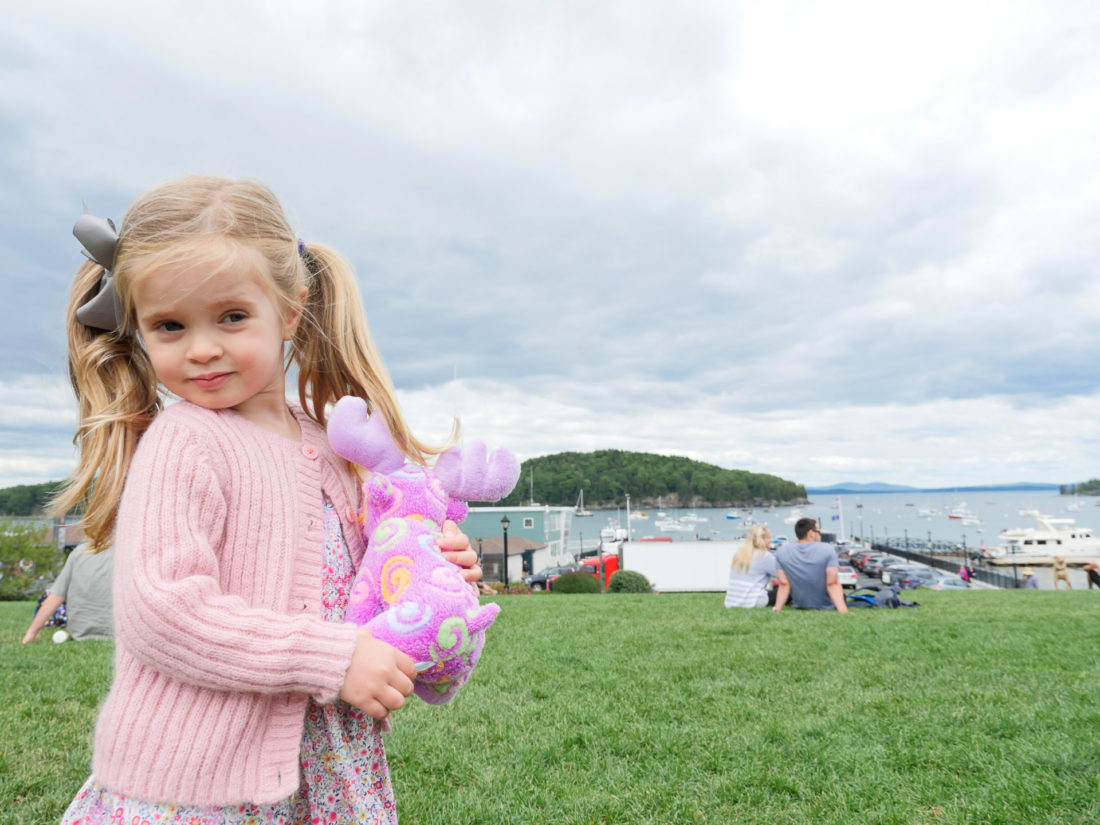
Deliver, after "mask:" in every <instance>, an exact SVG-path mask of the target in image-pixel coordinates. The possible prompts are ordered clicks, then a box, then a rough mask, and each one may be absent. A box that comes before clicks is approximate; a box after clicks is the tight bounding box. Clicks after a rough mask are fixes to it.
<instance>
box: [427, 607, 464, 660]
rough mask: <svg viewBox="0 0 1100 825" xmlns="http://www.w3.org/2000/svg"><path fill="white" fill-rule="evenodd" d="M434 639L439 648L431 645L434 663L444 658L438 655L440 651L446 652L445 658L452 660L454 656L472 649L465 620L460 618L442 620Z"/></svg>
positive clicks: (453, 617)
mask: <svg viewBox="0 0 1100 825" xmlns="http://www.w3.org/2000/svg"><path fill="white" fill-rule="evenodd" d="M435 638H436V641H437V642H438V643H439V646H438V647H436V645H432V648H433V650H432V658H433V659H435V660H436V661H438V660H439V659H441V658H444V657H443V656H441V655H440V654H441V652H442V651H448V655H447V656H446V658H448V659H453V658H454V657H455V656H461V655H463V654H464V653H469V652H470V651H471V650H472V649H473V643H472V642H471V641H470V628H469V627H467V626H466V620H465V619H464V618H462V617H461V616H452V617H451V618H449V619H444V620H443V622H442V623H441V624H440V625H439V632H438V633H437V634H436V637H435Z"/></svg>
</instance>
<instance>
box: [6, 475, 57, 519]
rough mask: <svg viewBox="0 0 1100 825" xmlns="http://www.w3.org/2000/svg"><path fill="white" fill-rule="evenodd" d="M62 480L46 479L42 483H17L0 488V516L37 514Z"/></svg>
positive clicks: (44, 506)
mask: <svg viewBox="0 0 1100 825" xmlns="http://www.w3.org/2000/svg"><path fill="white" fill-rule="evenodd" d="M62 483H63V482H60V481H47V482H45V483H44V484H17V485H16V486H14V487H5V488H4V489H3V490H0V516H37V515H39V514H41V513H42V511H43V510H44V509H45V508H46V504H47V503H48V502H49V500H50V499H51V498H53V495H54V493H56V492H57V490H58V489H59V488H60V487H61V485H62Z"/></svg>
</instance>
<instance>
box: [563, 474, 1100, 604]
mask: <svg viewBox="0 0 1100 825" xmlns="http://www.w3.org/2000/svg"><path fill="white" fill-rule="evenodd" d="M810 500H811V503H810V504H804V505H799V506H795V507H775V508H769V509H765V508H760V507H757V508H754V509H752V510H751V511H750V510H748V509H728V508H703V507H700V508H695V509H670V508H665V509H664V510H661V511H660V512H663V513H664V514H665V516H664V518H666V519H673V520H680V521H681V523H687V524H690V526H691V528H692V529H691V530H690V531H683V532H680V531H676V532H671V531H670V532H665V531H662V530H660V529H659V528H658V527H657V526H656V522H657V521H659V520H661V519H660V518H659V517H658V511H657V510H655V509H651V508H640V509H639V510H632V514H633V516H634V517H633V518H631V519H630V520H629V521H628V520H627V518H626V511H625V509H619V510H617V511H615V510H599V511H596V512H595V514H594V515H593V517H592V518H575V519H574V520H573V528H572V534H573V535H572V536H571V537H570V544H571V547H572V550H573V551H574V552H576V551H578V550H580V549H581V548H582V547H583V549H584V550H586V551H590V550H595V548H596V546H597V544H598V541H599V533H600V529H601V528H603V527H606V526H608V525H609V524H612V523H616V524H618V525H620V526H622V527H624V528H627V529H629V532H630V536H631V538H632V539H633V540H635V541H636V540H638V539H642V538H655V537H663V538H671V539H672V540H673V541H674V542H675V541H707V540H712V541H735V540H737V539H739V538H741V537H743V536H744V535H745V533H746V532H747V529H748V528H747V527H746V526H745V524H746V521H747V520H748V519H749V518H750V517H751V520H752V521H753V522H755V523H757V524H767V525H768V528H769V529H770V530H771V533H772V536H773V537H779V536H786V537H788V538H789V539H790V540H792V541H794V540H795V535H794V522H795V521H797V520H798V518H800V517H802V516H806V517H809V518H813V519H816V520H817V521H818V522H819V524H820V525H821V527H822V530H823V531H825V532H831V533H834V534H836V536H837V537H838V539H851V538H857V537H859V536H862V537H864V538H865V539H867V540H868V541H870V540H872V539H873V540H874V541H875V542H876V543H884V542H888V543H890V544H892V545H894V546H898V547H904V546H905V545H906V543H908V546H909V549H911V550H913V551H916V552H926V550H927V549H928V547H929V546H930V545H931V547H932V549H933V550H934V551H935V552H937V553H938V554H945V553H950V554H952V555H954V554H956V553H961V552H962V549H963V548H964V547H965V548H966V549H967V550H981V549H982V548H985V547H993V546H998V545H999V544H1000V543H1001V542H1000V539H999V538H998V537H999V535H1000V533H1001V532H1003V531H1004V530H1009V529H1013V528H1021V527H1034V526H1036V525H1035V520H1034V519H1033V518H1032V517H1031V516H1029V515H1027V514H1026V512H1025V511H1027V510H1037V511H1038V512H1040V513H1042V514H1045V515H1049V516H1053V517H1056V518H1072V519H1075V520H1076V522H1077V525H1078V526H1080V527H1088V528H1091V529H1092V530H1093V532H1094V534H1095V533H1096V531H1097V530H1098V529H1100V506H1098V504H1100V501H1098V500H1097V499H1094V498H1089V497H1082V498H1075V497H1073V496H1062V495H1059V494H1058V491H1057V490H1029V491H1004V490H981V491H969V490H968V491H966V492H965V493H920V492H915V493H914V492H910V493H876V494H864V495H812V496H810ZM958 510H965V511H967V512H969V514H970V515H971V518H970V519H968V520H967V523H965V524H964V523H963V520H962V519H951V518H948V513H949V512H952V511H958ZM727 513H730V514H733V515H737V516H740V518H736V519H730V518H727V517H726V516H727ZM643 514H644V518H642V517H640V516H642V515H643ZM692 518H695V519H698V520H697V521H691V519H692ZM975 522H977V523H975ZM628 525H629V526H628ZM951 548H954V553H952V550H951ZM996 569H999V570H1000V572H1003V573H1007V574H1009V575H1012V572H1013V571H1012V567H1011V566H1007V567H1000V568H996ZM1021 569H1022V568H1021ZM1034 569H1035V573H1036V576H1037V578H1038V579H1039V585H1040V588H1041V589H1050V588H1051V587H1052V586H1053V576H1052V574H1051V571H1050V568H1049V567H1043V566H1035V568H1034ZM1021 575H1022V574H1021ZM1070 579H1071V581H1072V583H1073V586H1074V588H1087V587H1088V579H1087V577H1086V575H1085V573H1084V572H1083V571H1081V570H1079V569H1071V571H1070Z"/></svg>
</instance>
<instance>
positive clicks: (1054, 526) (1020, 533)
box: [986, 510, 1100, 564]
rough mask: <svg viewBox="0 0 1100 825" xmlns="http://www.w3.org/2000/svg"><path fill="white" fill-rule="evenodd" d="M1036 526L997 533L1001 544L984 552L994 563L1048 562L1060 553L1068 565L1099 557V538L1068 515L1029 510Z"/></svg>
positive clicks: (1090, 560) (1086, 561) (1028, 512)
mask: <svg viewBox="0 0 1100 825" xmlns="http://www.w3.org/2000/svg"><path fill="white" fill-rule="evenodd" d="M1027 515H1029V516H1031V517H1032V518H1034V519H1035V522H1036V524H1037V525H1038V526H1037V527H1017V528H1014V529H1011V530H1005V531H1004V532H1003V533H1001V535H1000V540H1001V542H1002V546H1000V547H990V548H988V549H987V551H986V552H987V554H988V555H989V556H990V559H989V560H990V561H991V562H992V563H993V564H1013V563H1015V564H1050V563H1051V562H1052V561H1053V559H1054V557H1055V556H1062V557H1063V558H1065V560H1066V561H1067V562H1069V563H1070V564H1080V563H1088V562H1092V561H1096V560H1097V559H1098V558H1100V537H1097V536H1094V535H1093V534H1092V530H1091V529H1089V528H1088V527H1078V526H1077V522H1076V521H1075V520H1074V519H1071V518H1051V517H1050V516H1045V515H1042V514H1041V513H1039V511H1038V510H1028V511H1027Z"/></svg>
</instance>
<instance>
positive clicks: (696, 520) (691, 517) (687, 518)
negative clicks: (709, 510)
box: [680, 510, 710, 524]
mask: <svg viewBox="0 0 1100 825" xmlns="http://www.w3.org/2000/svg"><path fill="white" fill-rule="evenodd" d="M680 521H682V522H684V523H685V524H700V523H701V522H704V521H710V518H709V517H707V516H701V515H699V514H698V513H696V512H695V511H694V510H693V511H692V512H690V513H687V514H686V515H683V516H680Z"/></svg>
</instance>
